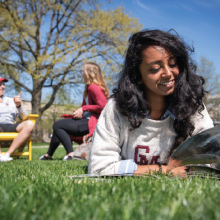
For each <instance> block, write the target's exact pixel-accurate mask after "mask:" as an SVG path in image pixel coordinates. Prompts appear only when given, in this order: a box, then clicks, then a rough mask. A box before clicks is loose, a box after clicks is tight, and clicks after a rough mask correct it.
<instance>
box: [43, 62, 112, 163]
mask: <svg viewBox="0 0 220 220" xmlns="http://www.w3.org/2000/svg"><path fill="white" fill-rule="evenodd" d="M82 77H83V80H84V83H85V90H84V94H83V103H82V106H81V107H80V108H79V109H77V110H74V111H73V118H68V119H63V120H59V121H56V122H55V123H54V124H53V136H52V139H51V142H50V146H49V149H48V151H47V153H46V154H45V155H43V156H41V157H40V158H39V160H50V159H52V156H53V154H54V152H55V150H56V149H57V147H58V146H59V144H60V143H62V144H63V146H64V148H65V149H66V152H67V155H66V156H65V157H64V159H63V160H72V158H73V154H74V153H73V147H72V143H71V140H70V137H69V135H72V136H77V137H79V136H81V137H82V136H84V135H86V134H88V136H89V137H91V136H92V134H93V132H94V130H95V127H96V124H97V122H98V118H99V115H100V114H101V111H102V109H103V108H104V107H105V105H106V104H107V102H108V98H109V90H108V88H107V86H106V83H105V80H104V77H103V74H102V72H101V69H100V67H99V66H98V65H97V64H96V63H92V62H89V63H86V64H85V65H84V66H83V70H82Z"/></svg>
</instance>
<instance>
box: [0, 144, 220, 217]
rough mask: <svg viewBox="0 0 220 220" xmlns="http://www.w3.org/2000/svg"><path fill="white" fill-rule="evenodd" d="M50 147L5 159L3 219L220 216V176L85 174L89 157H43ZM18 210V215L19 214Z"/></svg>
mask: <svg viewBox="0 0 220 220" xmlns="http://www.w3.org/2000/svg"><path fill="white" fill-rule="evenodd" d="M46 151H47V148H34V149H33V161H28V159H27V158H21V159H17V160H14V161H12V162H7V163H0V167H1V169H0V198H1V199H0V219H1V220H4V219H10V220H13V219H16V220H17V219H27V220H29V219H31V220H34V219H57V220H58V219H94V220H95V219H158V220H159V219H178V220H179V219H219V217H220V210H219V208H218V204H219V203H220V198H219V191H220V184H219V181H218V180H215V179H208V178H203V179H202V178H187V179H185V180H182V179H179V178H174V179H170V178H168V177H165V176H159V177H158V178H156V177H154V176H151V177H145V178H138V177H125V178H108V179H101V180H100V179H98V180H95V179H85V180H82V181H81V182H80V183H79V181H78V180H72V179H70V178H69V177H68V176H70V175H78V174H84V173H87V161H62V159H63V157H64V155H65V150H64V148H58V149H57V151H56V152H55V155H54V157H53V158H54V160H53V161H39V160H38V158H39V157H40V156H41V155H43V154H45V153H46ZM18 216H19V217H18Z"/></svg>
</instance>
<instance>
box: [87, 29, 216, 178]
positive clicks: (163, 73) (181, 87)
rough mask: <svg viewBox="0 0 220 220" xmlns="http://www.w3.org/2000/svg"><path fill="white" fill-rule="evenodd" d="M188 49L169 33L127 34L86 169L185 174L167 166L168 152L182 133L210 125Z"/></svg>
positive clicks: (186, 134)
mask: <svg viewBox="0 0 220 220" xmlns="http://www.w3.org/2000/svg"><path fill="white" fill-rule="evenodd" d="M191 52H193V49H191V48H190V47H189V46H187V45H186V44H185V43H184V41H183V40H181V39H180V37H179V36H178V35H177V34H176V33H174V34H172V33H171V31H169V32H164V31H161V30H146V31H141V32H138V33H135V34H134V35H133V36H131V37H130V39H129V46H128V50H127V53H126V58H125V63H124V67H123V69H122V71H121V72H120V76H119V82H118V85H117V88H115V89H114V90H113V95H112V98H111V99H110V100H109V102H108V104H107V105H106V107H105V109H104V110H103V112H102V114H101V116H100V118H99V121H98V124H97V126H96V130H95V133H94V137H93V144H92V148H91V154H90V159H89V173H101V174H125V173H134V174H146V173H152V172H153V171H161V170H162V172H163V173H168V172H172V173H173V174H178V173H184V172H185V169H186V167H172V166H171V167H172V168H170V169H167V167H168V166H167V163H168V161H169V158H170V156H171V154H172V153H173V152H174V150H175V149H176V148H177V147H178V146H179V145H180V144H181V143H182V142H183V141H184V140H186V139H187V138H188V137H191V136H193V135H195V134H197V133H199V132H201V131H203V130H206V129H208V128H211V127H213V122H212V120H211V118H210V116H209V114H208V112H207V110H206V108H205V106H204V104H203V101H202V99H203V97H204V92H205V91H204V89H203V84H204V79H203V78H202V77H201V76H198V75H196V73H195V72H196V65H195V64H194V62H193V60H192V59H191V57H190V53H191ZM161 164H163V165H161ZM169 167H170V166H169Z"/></svg>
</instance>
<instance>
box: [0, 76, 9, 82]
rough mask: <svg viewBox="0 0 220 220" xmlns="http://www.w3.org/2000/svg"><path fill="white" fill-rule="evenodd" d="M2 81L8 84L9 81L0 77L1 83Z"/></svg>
mask: <svg viewBox="0 0 220 220" xmlns="http://www.w3.org/2000/svg"><path fill="white" fill-rule="evenodd" d="M1 81H4V82H8V79H6V78H2V77H0V82H1Z"/></svg>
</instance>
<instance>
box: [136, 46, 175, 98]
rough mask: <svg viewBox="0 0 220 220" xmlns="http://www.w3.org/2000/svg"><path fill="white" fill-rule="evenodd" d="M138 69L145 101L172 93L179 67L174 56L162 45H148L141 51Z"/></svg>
mask: <svg viewBox="0 0 220 220" xmlns="http://www.w3.org/2000/svg"><path fill="white" fill-rule="evenodd" d="M139 70H140V73H141V76H142V82H143V84H144V85H145V92H146V98H147V101H149V100H153V99H154V98H156V97H158V96H162V97H165V96H168V95H171V94H172V93H173V91H174V85H175V79H176V77H177V76H178V75H179V67H178V65H177V63H176V58H175V57H173V56H172V54H171V53H169V52H168V51H166V50H165V49H164V48H163V47H161V46H150V47H148V48H147V49H145V50H144V51H143V52H142V62H141V64H140V66H139Z"/></svg>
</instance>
